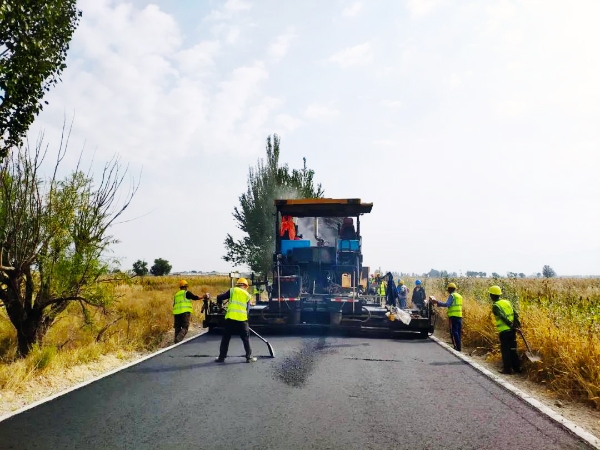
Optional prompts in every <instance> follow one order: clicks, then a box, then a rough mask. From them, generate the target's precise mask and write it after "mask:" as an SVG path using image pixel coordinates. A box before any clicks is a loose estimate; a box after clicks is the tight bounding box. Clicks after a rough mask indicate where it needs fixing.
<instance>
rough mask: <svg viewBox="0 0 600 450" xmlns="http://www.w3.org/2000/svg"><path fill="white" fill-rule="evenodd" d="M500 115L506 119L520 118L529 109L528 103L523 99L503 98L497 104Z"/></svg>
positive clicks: (496, 107)
mask: <svg viewBox="0 0 600 450" xmlns="http://www.w3.org/2000/svg"><path fill="white" fill-rule="evenodd" d="M495 109H496V112H497V114H498V115H499V116H501V117H502V118H506V119H519V118H521V117H524V116H525V114H526V113H527V111H528V109H529V108H528V105H527V103H526V102H525V101H523V100H502V101H499V102H497V103H496V105H495Z"/></svg>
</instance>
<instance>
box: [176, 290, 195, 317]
mask: <svg viewBox="0 0 600 450" xmlns="http://www.w3.org/2000/svg"><path fill="white" fill-rule="evenodd" d="M186 292H187V291H186V290H184V289H181V290H179V291H177V293H176V294H175V297H173V314H183V313H186V312H192V310H193V309H192V301H191V300H190V299H188V298H186V297H185V293H186Z"/></svg>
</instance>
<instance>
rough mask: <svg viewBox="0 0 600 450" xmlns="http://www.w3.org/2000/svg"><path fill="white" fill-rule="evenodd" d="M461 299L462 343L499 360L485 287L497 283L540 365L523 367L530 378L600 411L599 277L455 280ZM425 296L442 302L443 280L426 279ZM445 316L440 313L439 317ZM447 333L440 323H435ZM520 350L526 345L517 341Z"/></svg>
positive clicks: (443, 323) (496, 338) (497, 342)
mask: <svg viewBox="0 0 600 450" xmlns="http://www.w3.org/2000/svg"><path fill="white" fill-rule="evenodd" d="M452 281H454V282H456V283H457V285H458V291H459V292H460V293H461V294H462V296H463V298H464V315H463V317H464V319H463V320H464V322H463V343H464V344H463V345H464V346H465V347H469V348H478V349H480V350H481V351H482V352H484V353H487V355H488V358H489V359H492V360H495V361H497V362H498V363H499V362H500V361H501V358H500V346H499V340H498V335H497V333H496V329H495V326H494V323H493V321H492V313H491V309H492V308H491V301H490V300H489V297H488V295H487V289H488V288H489V286H490V285H492V284H499V285H500V286H501V287H502V291H503V293H504V294H505V295H503V297H506V298H508V299H510V300H511V301H513V303H514V304H515V305H517V309H518V310H519V312H520V319H521V323H522V325H523V332H524V334H525V336H526V338H527V340H528V342H529V344H530V346H531V347H532V348H533V349H534V350H536V351H539V353H540V354H541V356H542V362H541V363H535V364H532V363H529V361H526V363H525V368H526V370H527V376H528V378H529V379H530V380H532V381H536V382H538V383H541V384H543V385H545V386H546V387H547V389H549V390H550V391H552V392H554V393H556V394H557V395H559V396H560V397H563V398H567V399H577V400H579V401H582V402H583V403H586V404H588V405H590V406H593V407H594V408H596V409H600V279H561V278H556V279H501V280H490V279H478V278H460V279H456V280H452ZM425 283H426V289H427V294H428V295H435V296H436V298H438V299H444V300H445V298H446V296H447V294H446V293H445V290H444V286H445V282H444V281H443V280H439V279H438V280H426V282H425ZM444 316H445V314H444V312H442V317H444ZM438 325H439V327H440V328H442V329H447V323H446V321H445V320H442V321H441V322H438ZM518 345H519V347H520V349H521V350H523V351H524V350H525V346H524V344H523V343H522V341H521V340H520V339H519V344H518Z"/></svg>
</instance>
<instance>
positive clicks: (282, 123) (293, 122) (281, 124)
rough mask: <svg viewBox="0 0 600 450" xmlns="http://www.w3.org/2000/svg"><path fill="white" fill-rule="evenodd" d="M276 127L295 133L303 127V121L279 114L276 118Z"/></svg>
mask: <svg viewBox="0 0 600 450" xmlns="http://www.w3.org/2000/svg"><path fill="white" fill-rule="evenodd" d="M275 125H277V127H278V128H279V129H282V130H284V131H294V130H295V129H297V128H299V127H300V126H302V121H301V120H300V119H296V118H295V117H292V116H290V115H289V114H278V115H277V116H275Z"/></svg>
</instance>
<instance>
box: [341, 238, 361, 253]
mask: <svg viewBox="0 0 600 450" xmlns="http://www.w3.org/2000/svg"><path fill="white" fill-rule="evenodd" d="M358 248H359V244H358V240H354V239H352V240H348V239H340V240H339V241H338V251H341V252H357V251H358Z"/></svg>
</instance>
